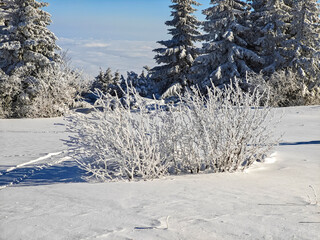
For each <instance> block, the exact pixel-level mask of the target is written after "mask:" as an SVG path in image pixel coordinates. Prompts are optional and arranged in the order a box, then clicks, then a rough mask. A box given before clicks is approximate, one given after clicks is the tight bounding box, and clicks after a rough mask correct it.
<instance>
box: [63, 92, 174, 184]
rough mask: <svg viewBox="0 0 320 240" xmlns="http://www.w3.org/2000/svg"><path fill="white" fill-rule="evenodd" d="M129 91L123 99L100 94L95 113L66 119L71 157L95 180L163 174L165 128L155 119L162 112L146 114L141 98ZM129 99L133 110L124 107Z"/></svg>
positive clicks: (164, 164) (147, 177)
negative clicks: (72, 155) (134, 107)
mask: <svg viewBox="0 0 320 240" xmlns="http://www.w3.org/2000/svg"><path fill="white" fill-rule="evenodd" d="M130 90H131V92H130V93H128V95H127V96H126V97H124V98H118V97H112V96H111V95H109V94H102V93H101V92H100V94H101V97H100V100H99V101H98V102H97V104H98V106H99V108H96V111H94V112H93V113H92V114H91V115H81V114H73V115H72V116H71V117H69V118H68V120H69V128H70V131H71V132H74V133H76V135H75V137H73V138H71V142H70V144H71V149H72V151H73V152H74V157H75V158H76V160H77V161H78V163H79V164H80V166H82V167H83V168H84V169H85V170H87V171H88V172H89V173H91V174H92V176H93V177H95V178H97V179H98V180H119V179H127V180H134V179H136V178H142V179H152V178H158V177H160V176H163V175H165V174H166V173H167V169H168V167H169V165H168V164H169V162H168V161H167V156H166V154H167V153H166V151H164V142H163V139H164V136H165V135H166V134H167V133H166V126H165V125H164V124H163V123H162V122H161V121H159V117H158V114H163V112H162V110H161V109H159V108H157V107H156V109H155V110H153V111H150V109H149V108H148V104H147V103H146V102H145V99H143V98H142V97H140V96H139V95H138V94H137V92H135V90H133V89H130ZM97 94H98V93H97ZM132 97H134V98H135V99H134V100H135V101H134V102H135V106H136V109H135V110H132V109H131V108H130V107H128V106H130V105H132V104H131V103H132ZM123 101H124V102H123ZM101 107H102V109H103V110H102V111H100V110H99V109H101Z"/></svg>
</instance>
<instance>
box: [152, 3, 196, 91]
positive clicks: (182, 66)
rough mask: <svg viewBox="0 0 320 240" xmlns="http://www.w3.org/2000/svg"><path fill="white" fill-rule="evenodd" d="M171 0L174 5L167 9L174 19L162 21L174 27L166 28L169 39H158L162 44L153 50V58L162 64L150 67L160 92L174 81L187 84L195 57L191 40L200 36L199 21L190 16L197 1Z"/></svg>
mask: <svg viewBox="0 0 320 240" xmlns="http://www.w3.org/2000/svg"><path fill="white" fill-rule="evenodd" d="M172 2H173V3H174V4H173V5H171V6H170V8H172V9H173V11H172V14H171V16H173V19H172V20H171V21H167V22H166V23H165V24H166V25H167V26H170V27H173V28H172V29H169V33H170V34H171V35H172V36H173V37H172V39H171V40H167V41H159V42H158V43H159V44H161V45H163V46H164V47H163V48H158V49H155V50H154V52H156V53H157V55H156V56H155V59H156V62H157V63H158V64H162V65H160V66H156V67H154V68H153V69H151V73H152V78H153V79H154V80H155V81H157V82H161V85H162V87H161V88H162V89H161V90H160V92H161V93H162V92H164V91H165V90H166V89H168V88H169V87H170V86H172V85H174V84H180V85H181V86H183V87H186V86H188V85H190V82H189V74H190V68H191V66H192V63H193V61H194V59H195V58H196V57H197V52H196V47H195V45H194V43H195V41H197V40H198V38H199V35H200V33H199V32H198V30H197V29H198V26H199V25H200V22H199V21H198V20H197V19H196V17H195V16H194V15H193V13H194V12H195V11H196V9H195V8H193V5H194V6H199V5H200V4H199V3H198V2H197V1H195V0H172Z"/></svg>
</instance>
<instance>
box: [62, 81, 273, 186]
mask: <svg viewBox="0 0 320 240" xmlns="http://www.w3.org/2000/svg"><path fill="white" fill-rule="evenodd" d="M261 96H262V95H261V94H260V93H259V91H254V92H253V93H252V94H246V93H243V92H242V91H241V89H240V87H239V86H238V85H235V86H232V85H231V86H230V88H228V89H224V90H220V89H217V88H213V89H212V90H210V89H208V94H207V96H204V95H201V94H200V92H199V91H198V90H196V89H194V90H193V92H189V93H187V94H186V95H185V96H183V97H182V96H180V101H179V103H175V104H174V105H164V104H163V101H153V102H150V101H151V100H150V99H149V100H147V99H145V98H142V97H141V96H139V95H138V94H137V93H136V92H135V91H134V90H133V89H131V92H130V95H129V96H127V97H126V98H123V99H125V101H126V102H122V101H121V100H120V99H119V98H114V97H112V96H110V95H103V94H101V98H100V102H99V106H100V107H99V108H97V109H96V111H94V112H93V113H92V114H88V115H82V114H76V113H75V114H71V116H70V117H69V118H68V120H69V129H70V131H71V132H72V133H73V137H71V140H70V142H69V144H70V150H71V152H72V153H73V156H74V158H75V159H76V160H77V161H78V163H79V164H80V166H81V167H82V168H84V169H85V170H86V171H88V173H89V175H90V176H91V177H95V178H96V179H98V180H102V181H106V180H119V179H125V180H134V179H153V178H158V177H161V176H164V175H166V174H179V173H199V172H233V171H237V170H243V169H245V168H247V167H249V166H250V165H251V164H252V163H253V162H255V161H256V160H260V161H263V159H264V158H265V157H266V154H267V153H268V151H269V150H270V149H271V147H272V146H273V145H274V143H275V141H274V140H273V138H272V128H273V127H274V124H273V118H272V117H271V116H270V108H268V107H260V106H259V102H260V100H259V99H260V98H261ZM132 98H133V100H134V101H132ZM132 102H134V104H132ZM129 106H131V107H129ZM99 109H100V110H99Z"/></svg>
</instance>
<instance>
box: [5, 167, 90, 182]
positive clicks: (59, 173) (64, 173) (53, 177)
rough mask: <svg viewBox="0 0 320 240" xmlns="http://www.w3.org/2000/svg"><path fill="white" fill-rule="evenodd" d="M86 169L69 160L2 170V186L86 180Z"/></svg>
mask: <svg viewBox="0 0 320 240" xmlns="http://www.w3.org/2000/svg"><path fill="white" fill-rule="evenodd" d="M84 175H85V171H83V170H82V169H80V168H79V167H78V166H77V165H75V164H74V163H71V162H68V163H63V164H61V165H53V166H49V167H42V168H39V167H24V168H17V169H15V170H13V171H11V172H2V175H0V187H1V186H39V185H49V184H57V183H80V182H85V181H84V180H83V179H82V176H84Z"/></svg>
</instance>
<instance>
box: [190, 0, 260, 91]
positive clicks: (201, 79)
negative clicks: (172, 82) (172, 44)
mask: <svg viewBox="0 0 320 240" xmlns="http://www.w3.org/2000/svg"><path fill="white" fill-rule="evenodd" d="M211 4H212V5H213V6H211V7H209V8H207V9H205V10H204V11H203V14H204V15H206V21H204V23H203V30H204V31H205V34H204V35H203V39H204V40H205V41H206V43H204V44H203V47H202V53H203V54H202V55H201V56H199V57H198V58H197V59H196V60H195V62H194V66H193V67H192V72H193V73H194V75H193V79H195V84H198V85H199V86H201V87H203V88H205V87H206V86H208V85H211V83H213V84H214V85H216V86H222V85H225V84H229V83H230V82H233V81H235V79H236V78H238V79H245V76H246V75H247V73H248V72H254V71H255V70H256V69H259V68H260V66H261V65H262V64H264V60H263V59H262V58H260V57H259V56H258V55H257V54H256V53H255V52H254V51H252V50H251V49H250V45H249V42H250V41H249V40H248V37H249V36H250V31H251V28H250V24H249V22H248V21H247V20H248V16H249V14H250V6H249V5H248V4H247V3H246V2H245V1H243V0H211Z"/></svg>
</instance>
